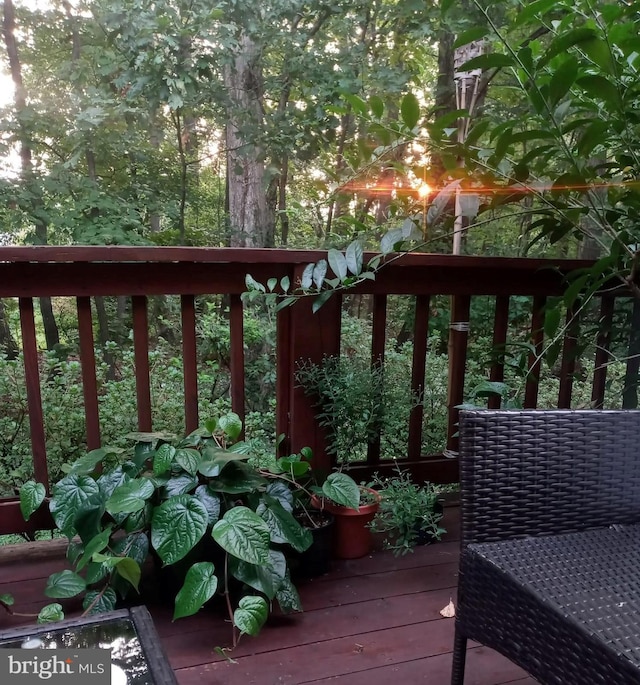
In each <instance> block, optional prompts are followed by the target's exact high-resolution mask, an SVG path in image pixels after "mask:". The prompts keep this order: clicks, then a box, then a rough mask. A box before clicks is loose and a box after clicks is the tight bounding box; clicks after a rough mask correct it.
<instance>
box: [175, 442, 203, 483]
mask: <svg viewBox="0 0 640 685" xmlns="http://www.w3.org/2000/svg"><path fill="white" fill-rule="evenodd" d="M175 462H176V464H178V466H179V467H180V468H181V469H184V470H185V471H186V472H187V473H188V474H189V475H190V476H195V475H196V473H198V464H199V463H200V452H198V450H192V449H187V448H183V449H179V450H178V451H177V452H176V457H175Z"/></svg>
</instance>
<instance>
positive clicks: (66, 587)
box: [44, 570, 87, 599]
mask: <svg viewBox="0 0 640 685" xmlns="http://www.w3.org/2000/svg"><path fill="white" fill-rule="evenodd" d="M86 587H87V584H86V583H85V581H84V578H81V577H80V576H79V575H78V574H77V573H74V572H73V571H68V570H65V571H60V572H59V573H53V574H52V575H50V576H49V579H48V580H47V586H46V587H45V590H44V594H45V595H47V597H53V598H54V599H65V598H67V597H75V596H76V595H78V594H80V593H81V592H83V591H84V590H85V589H86Z"/></svg>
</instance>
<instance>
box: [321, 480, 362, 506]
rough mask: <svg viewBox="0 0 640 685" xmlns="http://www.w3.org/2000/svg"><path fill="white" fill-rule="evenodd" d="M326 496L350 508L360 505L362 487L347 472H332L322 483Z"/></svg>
mask: <svg viewBox="0 0 640 685" xmlns="http://www.w3.org/2000/svg"><path fill="white" fill-rule="evenodd" d="M322 492H323V494H324V496H325V497H328V498H329V499H330V500H332V501H333V502H335V503H336V504H341V505H342V506H343V507H349V509H357V508H358V506H359V505H360V488H359V487H358V485H357V484H356V482H355V481H354V480H353V478H351V477H349V476H347V474H346V473H332V474H330V475H329V477H328V478H327V480H326V481H325V482H324V483H323V485H322Z"/></svg>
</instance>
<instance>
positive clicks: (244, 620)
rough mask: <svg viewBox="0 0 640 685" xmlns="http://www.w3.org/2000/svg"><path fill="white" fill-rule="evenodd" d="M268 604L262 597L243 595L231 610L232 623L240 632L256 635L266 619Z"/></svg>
mask: <svg viewBox="0 0 640 685" xmlns="http://www.w3.org/2000/svg"><path fill="white" fill-rule="evenodd" d="M268 613H269V606H268V604H267V601H266V600H265V599H264V597H256V596H254V595H251V596H249V597H243V598H242V599H241V600H240V602H239V603H238V608H237V609H236V610H235V611H234V612H233V623H234V624H235V626H236V627H237V628H238V630H240V632H241V633H246V634H247V635H257V634H258V633H259V632H260V628H262V626H263V625H264V622H265V621H266V620H267V615H268Z"/></svg>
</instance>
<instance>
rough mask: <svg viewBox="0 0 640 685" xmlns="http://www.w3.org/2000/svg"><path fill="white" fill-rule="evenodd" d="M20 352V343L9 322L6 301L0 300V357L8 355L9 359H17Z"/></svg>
mask: <svg viewBox="0 0 640 685" xmlns="http://www.w3.org/2000/svg"><path fill="white" fill-rule="evenodd" d="M19 352H20V350H19V348H18V343H17V342H16V340H15V338H14V337H13V334H12V333H11V328H10V327H9V322H8V321H7V310H6V308H5V306H4V301H3V300H1V299H0V355H2V354H4V355H6V357H7V359H17V357H18V353H19Z"/></svg>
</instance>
